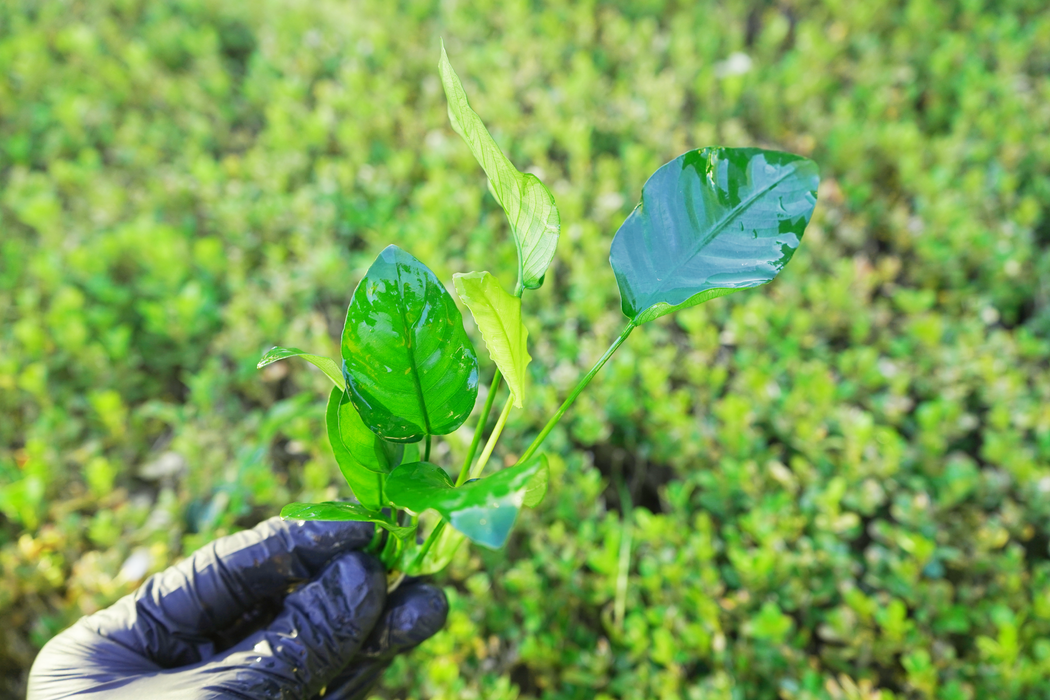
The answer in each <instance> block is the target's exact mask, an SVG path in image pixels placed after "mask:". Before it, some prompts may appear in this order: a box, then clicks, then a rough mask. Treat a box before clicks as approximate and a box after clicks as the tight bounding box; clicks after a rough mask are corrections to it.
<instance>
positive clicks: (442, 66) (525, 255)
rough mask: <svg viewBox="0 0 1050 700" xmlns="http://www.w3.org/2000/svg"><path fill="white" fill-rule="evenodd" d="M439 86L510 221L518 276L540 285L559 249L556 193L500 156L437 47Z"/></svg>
mask: <svg viewBox="0 0 1050 700" xmlns="http://www.w3.org/2000/svg"><path fill="white" fill-rule="evenodd" d="M438 71H439V73H440V74H441V84H442V85H443V86H444V88H445V97H446V98H447V99H448V118H449V121H450V122H452V128H453V129H454V130H455V131H456V133H457V134H459V135H460V136H461V137H463V140H464V141H466V143H467V146H468V147H469V148H470V152H471V153H473V154H474V158H475V159H477V161H478V163H480V164H481V167H482V169H484V171H485V174H486V175H487V176H488V179H489V186H490V189H491V191H492V195H493V196H494V197H495V198H496V201H497V202H499V204H500V206H501V207H503V211H505V212H506V213H507V218H508V219H509V220H510V227H511V230H512V231H513V233H514V242H515V245H517V247H518V279H519V281H520V283H521V284H522V286H524V287H525V288H526V289H536V288H537V287H539V286H540V285H541V284H543V275H544V274H545V273H546V272H547V267H548V266H550V264H551V260H552V259H553V258H554V251H555V250H556V249H557V247H558V234H559V231H560V230H561V216H560V215H559V214H558V207H557V206H556V205H555V204H554V195H552V194H551V191H550V190H549V189H547V186H546V185H544V184H543V183H542V182H540V179H539V178H538V177H536V176H535V175H533V174H532V173H522V172H520V171H518V169H517V168H515V167H514V165H513V164H512V163H511V162H510V160H508V159H507V157H506V156H505V155H503V151H501V150H500V147H499V146H498V145H496V142H495V141H494V140H493V138H492V136H491V135H490V134H489V132H488V129H486V128H485V124H484V123H483V122H482V121H481V117H479V116H478V115H477V113H476V112H475V111H474V110H473V109H471V107H470V103H469V102H467V93H466V92H465V91H464V90H463V84H462V83H461V82H460V80H459V76H458V75H456V71H455V70H453V69H452V64H451V63H449V61H448V55H446V54H445V47H444V45H442V47H441V60H440V61H439V63H438Z"/></svg>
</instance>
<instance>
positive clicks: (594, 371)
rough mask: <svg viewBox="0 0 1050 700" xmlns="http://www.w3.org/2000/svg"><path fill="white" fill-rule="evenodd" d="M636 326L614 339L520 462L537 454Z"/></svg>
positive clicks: (625, 329)
mask: <svg viewBox="0 0 1050 700" xmlns="http://www.w3.org/2000/svg"><path fill="white" fill-rule="evenodd" d="M635 327H636V326H635V323H634V321H631V322H630V323H628V324H627V326H626V327H625V328H624V329H623V330H622V331H621V332H620V337H619V338H617V339H616V340H614V341H613V344H612V345H610V346H609V349H608V350H606V351H605V354H604V355H602V356H601V359H599V360H598V361H597V362H596V363H595V364H594V367H591V371H590V372H588V373H587V374H585V375H584V376H583V379H581V380H580V381H579V383H578V384H577V385H576V386H575V387H573V389H572V391H571V392H570V393H569V396H568V397H567V398H566V399H565V401H564V402H562V405H561V407H560V408H558V410H557V412H555V414H554V415H553V416H551V419H550V420H549V421H547V425H545V426H543V430H541V431H540V434H539V435H537V436H536V439H535V440H533V441H532V444H531V445H529V449H527V450H525V454H523V455H522V456H521V457H520V458H519V459H518V464H521V463H522V462H524V461H525V460H527V459H528V458H529V457H531V456H532V455H534V454H536V450H538V449H539V448H540V445H542V444H543V441H544V440H546V439H547V436H548V435H549V434H550V432H551V431H552V430H554V426H556V425H557V424H558V421H560V420H561V418H562V416H564V415H565V412H566V411H568V410H569V407H570V406H572V404H573V402H574V401H576V397H577V396H579V395H580V393H581V392H582V391H583V390H584V389H586V388H587V385H588V384H590V383H591V380H592V379H594V375H596V374H598V370H600V369H601V368H602V367H603V366H604V365H605V363H606V362H608V361H609V358H610V357H612V355H613V353H614V352H616V350H617V348H619V347H620V346H621V345H623V341H625V340H627V336H629V335H630V334H631V331H633V330H634V329H635Z"/></svg>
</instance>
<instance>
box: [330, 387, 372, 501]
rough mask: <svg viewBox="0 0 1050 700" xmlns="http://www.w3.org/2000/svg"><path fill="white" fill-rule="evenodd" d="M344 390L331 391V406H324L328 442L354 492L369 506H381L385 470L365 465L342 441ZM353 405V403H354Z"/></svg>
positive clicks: (340, 469)
mask: <svg viewBox="0 0 1050 700" xmlns="http://www.w3.org/2000/svg"><path fill="white" fill-rule="evenodd" d="M344 396H345V392H343V391H342V390H340V389H332V393H331V394H329V395H328V406H327V407H326V408H325V414H324V417H325V427H326V428H327V430H328V442H329V443H330V444H331V445H332V452H333V454H335V461H336V464H338V465H339V471H340V472H341V473H342V474H343V478H344V479H346V483H347V484H349V485H350V489H351V490H352V491H353V492H354V496H356V497H357V500H358V501H360V502H361V505H363V506H364V507H365V508H368V509H369V510H379V509H380V508H382V507H383V506H385V505H386V501H385V500H384V498H383V483H384V482H385V481H386V474H382V473H378V472H375V471H372V470H370V469H366V468H365V467H363V466H362V465H361V463H360V462H358V461H357V460H356V459H355V458H354V456H353V454H351V452H350V450H349V449H347V447H346V445H345V444H344V443H343V438H342V434H341V433H340V430H339V406H340V404H341V403H342V402H343V401H344V400H345V399H344ZM351 408H353V406H351Z"/></svg>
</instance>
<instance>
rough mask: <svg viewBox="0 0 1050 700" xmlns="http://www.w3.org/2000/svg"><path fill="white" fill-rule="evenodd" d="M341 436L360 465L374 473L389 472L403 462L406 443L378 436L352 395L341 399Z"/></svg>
mask: <svg viewBox="0 0 1050 700" xmlns="http://www.w3.org/2000/svg"><path fill="white" fill-rule="evenodd" d="M339 437H340V438H342V441H343V446H344V447H346V449H347V452H349V453H350V456H351V457H352V458H353V460H354V461H355V462H357V464H358V465H360V466H361V467H363V468H364V469H367V470H368V471H371V472H382V473H384V474H386V473H388V472H389V471H390V470H391V469H393V468H394V467H396V466H397V465H399V464H401V457H402V455H403V454H404V452H405V446H404V445H403V444H400V443H394V442H388V441H386V440H384V439H383V438H381V437H379V436H378V435H376V434H375V433H373V432H372V431H371V430H369V429H368V426H367V425H365V422H364V421H363V420H361V416H360V414H358V412H357V408H355V407H354V404H353V402H352V401H351V400H350V398H349V396H347V395H346V394H343V397H342V399H340V401H339Z"/></svg>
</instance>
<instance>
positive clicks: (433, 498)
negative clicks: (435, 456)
mask: <svg viewBox="0 0 1050 700" xmlns="http://www.w3.org/2000/svg"><path fill="white" fill-rule="evenodd" d="M544 466H545V459H544V458H543V457H542V455H538V456H537V457H535V458H533V459H530V460H529V461H528V462H525V463H523V464H519V465H515V466H513V467H511V468H509V469H504V470H503V471H500V472H496V473H495V474H493V475H492V476H487V477H485V478H482V479H477V480H475V481H470V482H467V483H466V484H463V485H462V486H460V487H459V488H455V487H454V486H453V484H452V479H451V478H449V476H448V474H446V473H445V470H443V469H442V468H441V467H438V466H437V465H434V464H430V463H429V462H415V463H412V464H403V465H401V466H400V467H398V468H397V469H395V470H394V471H393V472H392V473H391V474H390V476H389V477H388V479H387V483H386V492H387V497H388V498H389V499H390V502H391V503H392V504H393V505H395V506H397V507H398V508H404V509H405V510H408V511H409V512H412V513H416V514H418V513H422V512H423V511H425V510H427V509H428V508H433V509H434V510H436V511H437V512H438V513H440V514H441V517H442V518H444V519H445V520H447V521H448V523H449V524H450V525H451V526H452V527H454V528H456V529H457V530H459V531H460V532H462V533H463V534H464V535H466V536H467V538H468V539H470V540H471V541H473V542H477V543H478V544H482V545H485V546H486V547H491V548H493V549H496V548H499V547H502V546H503V544H504V542H506V540H507V536H508V535H509V534H510V531H511V528H512V527H514V521H515V519H517V516H518V510H519V509H520V508H521V506H522V503H523V502H524V499H525V493H526V491H527V490H528V486H529V482H530V481H531V480H532V478H533V477H535V476H536V474H537V473H538V472H539V471H540V470H541V469H542V468H543V467H544Z"/></svg>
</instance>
